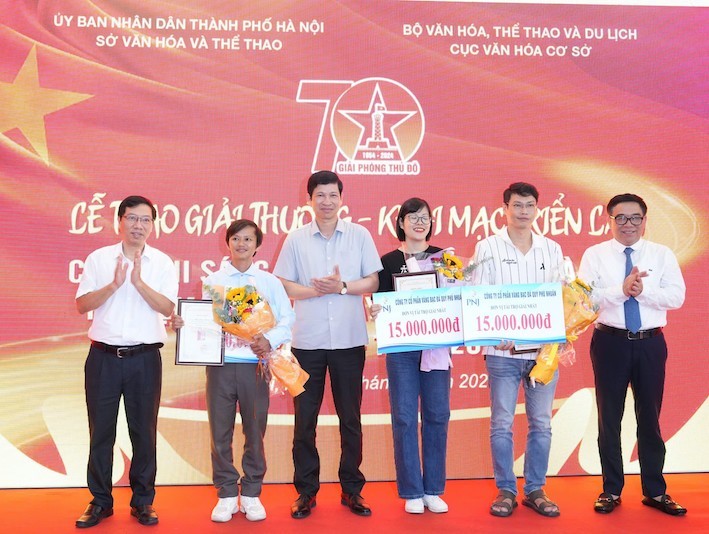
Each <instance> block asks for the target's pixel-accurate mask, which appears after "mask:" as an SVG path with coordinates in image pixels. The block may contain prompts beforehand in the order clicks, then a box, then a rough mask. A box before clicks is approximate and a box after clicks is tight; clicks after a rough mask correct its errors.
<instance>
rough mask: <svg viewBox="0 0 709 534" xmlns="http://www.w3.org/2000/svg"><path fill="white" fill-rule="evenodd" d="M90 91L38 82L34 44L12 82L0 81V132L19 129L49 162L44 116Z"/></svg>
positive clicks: (65, 106)
mask: <svg viewBox="0 0 709 534" xmlns="http://www.w3.org/2000/svg"><path fill="white" fill-rule="evenodd" d="M92 96H93V95H87V94H82V93H76V92H72V91H63V90H59V89H50V88H46V87H42V86H41V85H40V83H39V67H38V64H37V47H36V46H33V47H32V49H31V50H30V52H29V54H27V58H26V59H25V61H24V63H23V64H22V66H21V67H20V70H19V71H18V73H17V75H16V76H15V79H14V80H13V81H12V82H9V83H8V82H3V81H0V134H2V135H5V136H7V134H8V133H9V132H11V131H13V130H19V131H20V132H21V133H22V135H23V136H24V138H25V139H26V140H27V142H28V143H29V145H30V146H31V147H32V149H33V150H34V151H35V152H36V153H37V155H39V157H40V158H42V160H43V161H44V162H45V163H47V164H48V163H49V148H48V146H47V132H46V124H45V117H46V116H47V115H49V114H50V113H54V112H56V111H59V110H62V109H64V108H67V107H69V106H72V105H74V104H77V103H79V102H82V101H84V100H86V99H88V98H92Z"/></svg>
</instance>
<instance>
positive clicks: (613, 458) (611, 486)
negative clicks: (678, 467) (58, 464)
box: [591, 330, 667, 497]
mask: <svg viewBox="0 0 709 534" xmlns="http://www.w3.org/2000/svg"><path fill="white" fill-rule="evenodd" d="M666 361H667V344H666V343H665V336H664V334H659V335H657V336H655V337H651V338H647V339H640V340H629V339H625V338H622V337H619V336H615V335H613V334H609V333H606V332H602V331H599V330H594V332H593V338H592V339H591V362H592V363H593V373H594V376H595V381H596V405H597V406H598V450H599V453H600V456H601V469H602V471H603V491H604V492H608V493H612V494H614V495H620V494H621V492H622V491H623V483H624V479H623V475H624V474H623V459H622V455H621V442H620V423H621V419H622V418H623V410H624V407H625V397H626V394H627V390H628V386H630V387H631V388H632V391H633V396H634V397H635V417H636V419H637V424H638V427H637V439H638V459H639V461H640V480H641V483H642V491H643V495H645V496H647V497H656V496H658V495H663V494H664V493H665V490H666V487H667V486H666V484H665V479H664V477H663V476H662V469H663V467H664V464H665V442H664V441H663V439H662V435H661V433H660V422H659V419H660V408H661V407H662V395H663V392H664V388H665V362H666Z"/></svg>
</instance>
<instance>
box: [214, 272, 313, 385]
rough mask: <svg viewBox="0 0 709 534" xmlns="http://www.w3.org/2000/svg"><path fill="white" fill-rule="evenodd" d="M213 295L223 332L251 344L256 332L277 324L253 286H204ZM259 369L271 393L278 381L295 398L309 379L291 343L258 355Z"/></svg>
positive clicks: (266, 330) (215, 313)
mask: <svg viewBox="0 0 709 534" xmlns="http://www.w3.org/2000/svg"><path fill="white" fill-rule="evenodd" d="M205 289H206V290H207V292H208V293H209V294H210V296H211V297H212V314H213V317H214V322H215V323H217V324H219V325H221V327H222V329H223V331H224V332H228V333H229V334H232V335H235V336H237V337H238V338H241V339H243V340H244V341H246V342H248V343H253V341H254V337H255V336H256V335H257V334H263V333H265V332H268V331H269V330H270V329H271V328H273V327H274V326H276V318H275V316H274V315H273V310H271V306H270V305H269V304H268V302H267V301H266V300H265V299H264V298H263V297H262V296H261V295H260V294H259V292H258V291H257V289H256V287H255V286H253V285H245V286H243V287H230V288H225V287H224V286H205ZM259 372H260V373H261V374H262V376H264V378H266V379H267V380H269V381H270V382H271V384H270V388H271V391H272V392H276V391H278V388H277V387H276V385H275V384H274V380H277V381H278V382H279V383H280V384H281V385H282V386H283V387H285V389H286V390H287V391H288V392H289V393H290V394H291V395H293V396H294V397H295V396H297V395H299V394H300V393H302V392H303V391H304V388H303V385H304V384H305V382H307V380H308V379H309V378H310V375H309V374H308V373H306V372H305V371H304V370H303V369H302V368H301V367H300V364H299V363H298V360H297V359H296V357H295V356H293V354H292V353H291V351H290V346H287V347H284V346H281V347H278V348H277V349H276V350H273V351H271V352H270V353H269V354H268V355H267V356H265V357H260V358H259Z"/></svg>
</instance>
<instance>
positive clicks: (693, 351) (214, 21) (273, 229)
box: [0, 0, 709, 487]
mask: <svg viewBox="0 0 709 534" xmlns="http://www.w3.org/2000/svg"><path fill="white" fill-rule="evenodd" d="M0 13H2V15H0V48H1V49H2V55H1V56H0V179H1V181H0V219H1V220H2V223H3V229H4V231H3V236H2V240H0V251H1V257H2V264H3V265H2V267H3V275H2V277H0V290H1V291H2V295H3V298H2V300H1V301H0V331H1V333H2V340H1V341H0V366H2V372H0V395H1V396H2V399H3V402H2V403H1V405H0V458H1V459H2V460H0V461H2V463H3V466H2V469H0V486H2V487H20V486H23V485H25V484H27V481H28V480H31V481H32V482H31V483H32V485H35V486H36V485H42V486H67V485H82V484H84V483H85V462H86V455H87V443H88V431H87V428H86V427H87V423H86V414H85V406H84V404H83V402H84V401H83V360H84V358H85V356H86V352H87V338H86V330H87V328H88V323H87V319H86V317H84V316H80V315H79V314H78V313H77V312H76V310H75V307H74V302H73V300H74V293H75V291H76V284H77V282H78V280H79V278H80V276H81V271H82V266H83V261H84V259H85V257H86V256H87V254H88V253H89V252H91V251H92V250H94V249H96V248H98V247H100V246H103V245H106V244H110V243H113V242H116V241H117V239H118V237H117V234H116V228H117V227H116V221H115V215H116V210H117V206H118V203H119V202H120V200H121V199H123V198H124V197H125V196H127V195H130V194H141V195H145V196H147V197H149V198H150V199H152V200H153V202H154V203H155V204H156V208H157V211H158V220H157V221H156V224H155V228H154V233H153V235H152V236H151V238H150V242H151V244H153V245H154V246H156V247H158V248H159V249H161V250H163V251H165V252H166V253H168V254H169V255H170V256H171V257H173V258H174V260H175V266H176V269H178V272H179V276H180V282H181V285H180V296H181V297H183V298H187V297H199V296H200V294H201V292H200V285H201V279H202V277H204V276H205V275H206V274H209V273H210V272H212V271H214V270H216V269H217V268H218V266H219V264H220V262H221V261H222V258H223V257H224V256H225V255H226V254H227V250H226V247H225V244H224V240H223V236H224V231H225V229H226V227H227V226H228V225H229V223H230V222H231V221H232V220H234V219H236V218H241V217H245V218H250V219H253V220H255V221H256V222H257V223H258V224H259V225H260V226H261V228H262V229H263V231H264V234H265V238H264V244H263V246H262V247H261V250H260V251H259V252H258V255H257V256H256V258H257V259H258V260H259V265H260V266H261V267H262V268H264V269H271V268H272V266H273V265H274V262H275V259H276V257H277V254H278V251H279V249H280V247H281V245H282V242H283V239H284V238H285V236H286V235H287V233H288V232H289V231H291V230H292V229H294V228H296V227H298V226H299V225H301V224H302V223H304V222H307V221H309V220H310V212H309V208H308V207H307V205H306V203H307V195H306V190H305V184H306V180H307V177H308V176H309V175H310V173H311V172H312V171H313V170H316V169H324V168H327V169H334V170H336V171H337V172H338V173H339V174H340V176H341V177H342V179H343V181H344V184H345V189H344V207H343V211H342V216H343V217H345V218H349V219H351V220H353V221H356V222H359V223H361V224H363V225H364V226H366V227H367V228H368V229H369V231H370V232H371V233H372V235H373V236H374V239H375V242H376V245H377V247H378V249H379V251H380V253H382V254H384V253H385V252H388V251H389V250H391V249H393V248H395V247H396V246H397V244H398V242H397V240H396V237H395V226H394V221H395V217H396V212H397V209H398V206H399V204H401V202H403V201H404V200H405V199H407V198H409V197H412V196H421V197H424V198H426V199H427V200H428V202H429V203H430V204H431V206H432V207H433V209H434V217H435V222H434V227H433V237H432V239H431V243H432V244H435V245H438V246H442V247H447V246H453V247H455V248H456V251H457V253H458V254H459V255H460V256H471V255H472V253H473V250H474V247H475V244H476V243H477V242H478V241H479V240H480V239H483V238H485V237H486V236H488V235H490V234H492V233H495V232H496V231H498V230H499V229H500V228H501V227H502V226H503V225H504V217H503V215H502V211H501V209H500V208H501V205H502V198H501V192H502V190H503V189H504V188H505V187H506V186H507V184H509V183H510V182H513V181H519V180H524V181H529V182H532V183H534V184H536V185H537V187H538V188H539V190H540V192H541V197H540V202H539V205H540V208H541V209H540V214H539V218H538V219H537V221H536V222H535V230H536V231H537V232H539V233H541V234H543V235H546V236H548V237H550V238H552V239H554V240H556V241H558V242H559V243H560V244H561V246H562V248H563V250H564V253H565V254H566V255H568V256H570V257H571V258H572V259H573V260H574V262H575V263H576V264H578V262H579V261H580V258H581V255H582V253H583V251H584V250H585V248H586V247H588V246H589V245H591V244H594V243H597V242H599V241H601V240H604V239H607V238H608V229H607V226H606V217H605V214H604V212H603V206H604V205H605V203H606V202H607V201H608V199H609V198H610V197H611V196H613V195H615V194H617V193H624V192H634V193H637V194H640V195H641V196H643V197H644V198H645V200H646V201H647V203H648V205H649V216H648V223H647V234H648V235H647V237H649V238H650V239H652V240H655V241H659V242H661V243H664V244H666V245H668V246H670V247H671V248H672V249H673V250H674V251H675V252H676V254H677V256H678V258H679V261H680V263H681V266H682V269H683V273H684V276H685V279H686V281H687V287H688V293H687V300H686V303H685V305H684V306H683V308H682V309H680V310H678V311H674V312H671V313H670V314H669V326H668V327H667V329H666V332H667V337H668V342H669V346H670V358H669V360H668V373H667V382H666V393H665V402H664V407H663V413H662V419H661V422H662V428H663V433H664V437H665V439H666V440H667V449H668V457H667V469H668V471H706V470H707V469H708V468H709V463H708V462H707V460H706V455H705V454H703V449H704V447H703V445H702V443H703V439H702V437H701V436H702V432H703V429H706V428H707V424H709V411H708V410H709V404H708V403H707V397H708V392H709V387H708V385H707V384H709V371H707V368H706V367H705V366H704V365H703V364H701V363H699V364H698V359H699V360H700V361H701V359H702V358H703V357H702V356H701V354H702V350H701V348H700V347H701V346H702V344H703V341H702V339H703V332H704V326H705V325H706V319H705V310H704V309H705V306H706V302H707V301H708V300H709V285H708V284H707V281H706V273H704V272H703V267H702V265H704V264H705V262H706V261H707V259H709V252H708V251H707V242H706V239H702V235H703V234H706V228H707V222H708V221H707V215H706V213H707V211H706V209H705V208H706V205H707V203H709V186H708V185H707V180H706V171H707V168H709V155H708V154H709V150H708V146H709V144H708V140H709V135H708V134H709V132H708V130H709V128H708V127H709V121H708V120H707V119H708V114H709V113H708V112H709V100H707V94H708V89H709V87H708V86H707V80H709V73H708V72H707V57H708V52H709V50H708V49H707V39H706V28H707V25H708V24H709V11H708V10H707V9H706V8H689V7H630V6H578V5H577V6H570V5H522V4H484V3H467V2H464V3H456V2H397V1H381V2H368V1H355V0H350V1H344V0H343V1H330V2H322V1H309V0H304V1H299V2H286V1H283V2H276V1H274V2H250V3H247V2H217V1H202V2H192V1H186V0H169V1H163V2H153V1H144V0H141V1H138V0H128V1H122V2H115V1H113V2H112V1H102V0H98V1H93V2H88V1H85V0H67V1H65V2H61V6H60V7H59V6H58V4H57V3H56V2H50V1H46V0H38V1H36V2H15V1H10V0H2V1H0ZM372 331H373V328H372ZM589 337H590V334H586V335H585V336H584V337H582V339H581V340H579V342H577V344H576V346H577V351H578V361H577V363H576V365H575V366H573V367H569V368H562V371H561V373H562V376H561V380H560V381H559V386H558V389H557V399H556V403H555V413H554V420H553V428H554V441H553V445H552V454H551V461H550V473H551V474H580V473H598V472H600V464H599V460H598V454H597V450H596V443H595V439H596V426H595V425H596V413H595V403H594V400H593V377H592V372H591V368H590V362H589V359H588V338H589ZM173 355H174V339H172V338H171V340H170V342H169V343H168V344H167V346H166V347H165V349H164V350H163V359H164V373H165V380H164V389H163V399H162V407H161V412H160V423H159V431H160V442H159V445H158V448H159V450H158V458H159V469H158V481H159V482H160V483H170V484H175V483H177V484H179V483H193V482H209V478H210V467H209V452H208V433H207V427H206V412H205V406H204V374H203V369H201V368H196V367H190V368H187V367H182V366H180V367H176V366H174V365H173V364H172V359H173ZM453 361H454V365H455V367H454V369H453V379H452V383H451V388H452V421H451V433H450V437H449V460H448V461H449V466H448V473H449V476H450V477H455V478H463V477H489V476H491V475H492V469H491V463H490V454H489V445H488V422H489V400H488V391H487V375H486V374H485V368H484V365H483V362H482V358H481V357H480V356H479V350H478V349H477V348H474V347H470V348H467V349H459V350H457V351H456V352H455V354H454V356H453ZM364 386H365V398H364V405H363V412H364V414H365V415H364V424H365V451H364V458H365V461H364V466H363V470H364V472H365V474H366V475H367V477H368V478H369V479H372V480H375V479H391V478H393V474H394V470H393V453H392V451H391V431H390V428H389V413H388V410H389V405H388V397H387V380H386V371H385V368H384V361H383V357H381V356H377V355H376V344H375V343H374V342H372V343H370V346H369V348H368V358H367V363H366V369H365V376H364ZM292 412H293V409H292V402H291V400H290V399H289V398H287V397H282V396H277V397H274V398H272V402H271V411H270V419H269V430H268V435H267V454H268V458H269V473H268V480H271V481H288V480H291V478H292V463H291V460H290V439H291V437H292ZM322 413H323V415H322V417H321V419H320V427H321V431H319V434H318V440H319V445H320V446H321V447H322V450H323V451H324V452H323V478H326V479H329V480H332V479H335V478H336V470H337V462H338V456H339V453H338V448H339V438H338V435H337V425H336V416H335V415H334V414H335V411H334V406H333V404H332V400H331V399H330V398H329V397H328V398H327V399H326V402H325V404H324V406H323V412H322ZM626 413H627V415H626V418H628V419H629V420H628V421H626V424H625V430H624V434H623V440H624V447H623V450H624V454H625V460H626V463H627V469H628V471H629V472H633V471H637V469H638V464H637V455H636V452H635V437H634V427H633V424H632V421H630V418H632V417H633V414H632V409H628V410H626ZM524 435H525V428H524V418H521V419H520V421H519V425H518V428H516V455H517V457H518V458H519V460H518V461H519V462H521V461H522V460H523V459H522V455H523V452H524ZM239 439H240V438H239ZM240 446H241V445H240V444H239V443H237V448H240ZM117 449H120V450H121V451H123V452H124V454H123V455H121V454H118V455H117V456H116V458H117V459H116V466H115V468H114V477H115V479H116V481H117V482H118V483H122V482H125V479H126V473H127V467H126V465H127V462H128V461H129V457H130V450H131V449H130V442H129V439H128V437H127V431H126V430H125V428H124V424H122V425H121V429H120V431H119V436H118V442H117ZM471 451H472V452H471ZM520 465H521V464H520ZM28 473H29V474H31V475H32V476H31V477H30V478H28V477H27V474H28Z"/></svg>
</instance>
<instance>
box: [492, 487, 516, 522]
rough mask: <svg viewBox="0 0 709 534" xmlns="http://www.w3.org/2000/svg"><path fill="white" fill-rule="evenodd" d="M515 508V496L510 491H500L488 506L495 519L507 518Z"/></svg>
mask: <svg viewBox="0 0 709 534" xmlns="http://www.w3.org/2000/svg"><path fill="white" fill-rule="evenodd" d="M515 508H517V496H516V495H515V494H514V493H512V492H511V491H507V490H500V492H499V493H498V494H497V497H495V500H494V501H492V504H491V505H490V513H491V514H492V515H494V516H497V517H509V516H511V515H512V512H514V510H515Z"/></svg>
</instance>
